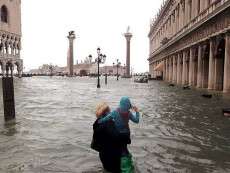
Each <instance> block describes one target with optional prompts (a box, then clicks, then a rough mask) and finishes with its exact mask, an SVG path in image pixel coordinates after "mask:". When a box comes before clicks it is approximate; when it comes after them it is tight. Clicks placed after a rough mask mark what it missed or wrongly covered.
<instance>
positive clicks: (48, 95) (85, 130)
mask: <svg viewBox="0 0 230 173" xmlns="http://www.w3.org/2000/svg"><path fill="white" fill-rule="evenodd" d="M0 88H1V87H0ZM203 92H205V91H204V90H203V91H202V90H196V91H195V90H182V89H181V88H179V87H174V88H170V87H168V85H167V84H166V83H163V82H157V81H153V82H150V83H149V84H135V83H133V82H131V81H130V80H124V79H123V80H121V81H119V82H116V81H115V79H110V80H109V85H108V86H104V85H103V86H102V88H101V89H99V90H98V89H96V79H88V78H73V79H71V78H61V77H60V78H58V77H56V78H55V77H54V78H49V77H33V78H24V79H15V97H16V112H17V124H16V125H11V126H6V125H4V123H3V108H2V107H3V106H2V90H1V89H0V93H1V94H0V108H1V109H0V173H6V172H7V173H8V172H9V173H14V172H17V173H53V172H58V173H67V172H68V173H70V172H71V173H78V172H79V173H80V172H102V171H101V170H102V168H101V164H100V161H99V159H98V155H97V153H96V152H94V151H93V150H91V149H90V142H91V136H92V124H93V122H94V120H95V116H94V110H95V106H96V104H97V103H98V102H100V101H107V102H108V103H109V104H110V105H111V107H112V108H116V106H117V105H118V102H119V99H120V97H121V96H124V95H128V96H130V97H131V99H132V101H133V102H134V104H135V105H137V106H138V107H139V108H140V110H141V112H142V119H141V122H140V124H138V125H131V130H132V145H131V146H130V151H131V152H132V154H133V156H134V159H135V164H136V167H137V170H138V171H139V172H141V173H149V172H154V173H155V172H157V173H161V172H163V173H164V172H170V173H184V172H187V173H190V172H192V173H193V172H194V173H203V172H205V173H210V172H213V173H219V172H220V173H227V172H230V145H229V144H230V119H227V118H224V117H223V116H222V114H221V109H222V108H223V107H230V96H223V95H221V94H218V93H215V94H214V98H213V99H205V98H202V97H201V96H200V95H201V94H202V93H203Z"/></svg>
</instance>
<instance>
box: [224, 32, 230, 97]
mask: <svg viewBox="0 0 230 173" xmlns="http://www.w3.org/2000/svg"><path fill="white" fill-rule="evenodd" d="M223 92H225V93H230V32H228V33H226V36H225V62H224V90H223Z"/></svg>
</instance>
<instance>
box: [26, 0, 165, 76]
mask: <svg viewBox="0 0 230 173" xmlns="http://www.w3.org/2000/svg"><path fill="white" fill-rule="evenodd" d="M162 2H163V0H22V35H23V38H22V46H23V50H22V58H23V60H24V66H25V70H29V69H32V68H38V67H39V66H41V65H42V64H45V63H52V64H54V65H59V66H66V63H67V48H68V40H67V38H66V36H67V35H68V31H70V30H74V31H75V33H76V36H77V38H76V40H75V42H74V62H75V63H76V61H77V60H78V61H81V60H83V59H84V58H85V57H87V56H88V55H89V54H92V55H93V58H95V57H96V55H97V54H96V49H97V47H100V48H101V50H102V53H103V54H106V55H107V61H106V65H111V64H112V63H113V62H115V60H116V59H117V58H118V59H119V60H120V61H121V63H122V64H124V63H125V58H126V41H125V38H124V36H123V33H124V32H126V29H127V26H130V31H131V32H132V33H133V38H132V40H131V67H133V68H134V71H135V72H145V71H148V61H147V58H148V54H149V40H148V37H147V35H148V32H149V26H150V19H151V18H152V17H153V16H154V15H155V14H156V12H157V11H158V9H159V8H160V5H161V3H162Z"/></svg>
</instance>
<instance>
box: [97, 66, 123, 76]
mask: <svg viewBox="0 0 230 173" xmlns="http://www.w3.org/2000/svg"><path fill="white" fill-rule="evenodd" d="M117 72H118V74H119V75H120V76H124V75H125V73H126V68H125V67H124V66H119V67H118V69H117V67H116V66H104V67H101V68H100V73H101V74H108V75H116V74H117Z"/></svg>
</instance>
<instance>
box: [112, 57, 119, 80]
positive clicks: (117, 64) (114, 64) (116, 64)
mask: <svg viewBox="0 0 230 173" xmlns="http://www.w3.org/2000/svg"><path fill="white" fill-rule="evenodd" d="M120 65H121V63H120V62H119V59H117V63H113V66H116V67H117V81H118V78H119V75H118V68H119V67H120Z"/></svg>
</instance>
